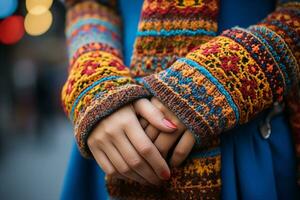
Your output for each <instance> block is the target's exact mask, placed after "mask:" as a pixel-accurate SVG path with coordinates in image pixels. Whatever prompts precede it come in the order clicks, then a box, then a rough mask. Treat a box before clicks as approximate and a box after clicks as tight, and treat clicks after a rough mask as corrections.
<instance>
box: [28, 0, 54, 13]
mask: <svg viewBox="0 0 300 200" xmlns="http://www.w3.org/2000/svg"><path fill="white" fill-rule="evenodd" d="M52 3H53V0H26V8H27V11H28V12H29V13H31V14H34V15H40V14H43V13H44V12H47V10H49V8H50V7H51V5H52Z"/></svg>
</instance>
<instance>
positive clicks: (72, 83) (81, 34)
mask: <svg viewBox="0 0 300 200" xmlns="http://www.w3.org/2000/svg"><path fill="white" fill-rule="evenodd" d="M67 5H68V11H67V20H66V38H67V46H68V51H69V75H68V79H67V81H66V82H65V84H64V86H63V89H62V104H63V108H64V110H65V112H66V114H67V115H68V117H69V118H70V120H71V121H72V122H73V123H74V127H75V137H76V140H77V142H78V146H79V149H80V151H81V153H82V154H83V155H84V156H89V154H90V152H89V150H88V147H87V144H86V140H87V137H88V134H89V132H90V131H91V130H92V128H93V127H94V125H95V124H96V123H97V122H98V121H99V120H101V119H102V118H103V117H105V116H107V115H109V114H110V113H112V112H113V111H115V110H116V109H118V108H119V107H121V106H123V105H125V104H127V103H129V102H131V101H133V100H135V99H138V98H141V97H146V96H148V95H149V93H148V92H147V90H146V89H144V87H142V86H140V85H137V84H136V83H135V81H134V80H133V79H132V78H131V77H130V73H129V69H128V68H127V67H125V66H124V64H123V61H122V55H121V54H122V53H121V50H122V49H121V35H120V34H121V33H120V24H121V21H120V18H119V16H118V15H117V14H116V12H115V11H114V10H112V9H111V7H110V8H109V7H107V6H104V5H102V4H100V3H97V2H96V1H83V0H77V1H73V0H71V1H67Z"/></svg>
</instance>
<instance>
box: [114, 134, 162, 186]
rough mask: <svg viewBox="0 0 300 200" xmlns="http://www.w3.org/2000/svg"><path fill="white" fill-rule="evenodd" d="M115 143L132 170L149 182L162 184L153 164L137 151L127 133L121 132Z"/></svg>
mask: <svg viewBox="0 0 300 200" xmlns="http://www.w3.org/2000/svg"><path fill="white" fill-rule="evenodd" d="M114 145H115V147H116V148H117V149H118V151H119V152H120V154H121V155H122V157H123V159H124V160H125V162H126V163H127V164H128V165H129V167H130V168H131V169H132V170H134V171H135V172H136V173H137V174H139V175H140V176H141V177H143V178H144V179H146V181H148V182H149V183H152V184H154V185H159V184H160V182H161V181H160V179H159V178H158V177H157V175H156V174H155V172H154V171H153V169H152V168H151V166H150V165H149V164H148V163H147V162H146V161H145V160H144V159H143V158H142V157H141V156H140V155H139V154H138V153H137V151H136V150H135V148H134V147H133V146H132V144H131V143H130V141H129V140H128V138H127V137H126V135H124V134H120V136H119V137H118V138H117V139H116V140H115V141H114Z"/></svg>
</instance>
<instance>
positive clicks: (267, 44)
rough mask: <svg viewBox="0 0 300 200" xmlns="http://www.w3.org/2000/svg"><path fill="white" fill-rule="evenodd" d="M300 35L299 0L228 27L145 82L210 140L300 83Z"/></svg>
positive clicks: (201, 138)
mask: <svg viewBox="0 0 300 200" xmlns="http://www.w3.org/2000/svg"><path fill="white" fill-rule="evenodd" d="M299 34H300V4H299V2H289V3H285V4H280V5H279V6H278V7H277V9H276V10H275V11H274V12H273V13H271V14H270V15H268V16H267V17H266V18H265V19H264V20H263V21H262V22H260V23H258V24H256V25H253V26H250V27H249V28H247V29H242V28H239V27H235V28H232V29H229V30H226V31H224V32H223V33H222V34H221V35H220V36H218V37H216V38H214V39H212V40H210V41H209V42H207V43H205V44H203V45H200V46H199V48H197V49H195V50H194V51H192V52H190V53H189V54H187V56H185V57H183V58H180V59H178V60H177V61H176V62H175V63H174V64H173V65H172V66H171V67H170V68H168V69H166V70H164V71H162V72H160V73H157V74H153V75H150V76H147V77H145V78H144V80H143V81H144V85H145V87H146V88H147V89H148V90H149V91H150V92H151V94H153V95H154V96H156V97H158V98H159V99H160V100H161V101H162V102H163V103H164V104H165V105H167V106H168V107H169V108H170V109H171V110H172V111H173V112H174V113H175V114H176V115H177V117H178V118H179V119H181V120H182V122H183V123H184V124H185V125H186V126H187V127H188V129H189V130H191V131H192V133H193V134H194V136H195V137H196V139H198V140H197V141H200V144H207V142H208V141H209V140H210V138H212V137H215V136H217V135H218V134H219V133H221V132H223V131H226V130H228V129H231V128H233V127H235V126H236V125H237V124H243V123H247V122H248V121H249V120H250V119H251V118H253V117H254V116H255V115H256V114H258V113H259V112H261V111H262V110H264V109H266V108H268V107H270V106H271V105H272V104H273V103H274V102H275V101H277V102H282V101H283V100H284V99H285V97H286V96H287V95H288V94H289V93H290V92H291V91H292V90H294V89H297V88H298V83H299V60H300V36H299Z"/></svg>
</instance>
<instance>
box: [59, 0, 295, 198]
mask: <svg viewBox="0 0 300 200" xmlns="http://www.w3.org/2000/svg"><path fill="white" fill-rule="evenodd" d="M67 2H68V3H69V4H68V5H69V10H68V16H67V29H66V36H67V44H68V47H69V58H70V68H69V77H68V80H67V82H66V84H65V86H64V88H63V91H62V100H63V107H64V109H65V111H66V113H67V114H68V116H69V117H70V119H71V120H72V121H73V123H74V124H75V135H76V139H77V141H78V144H79V148H80V150H81V153H82V154H83V155H85V156H89V155H90V154H89V150H88V148H87V145H86V140H87V137H88V134H89V132H90V131H91V129H92V128H93V126H94V125H95V124H96V123H97V122H99V120H101V119H102V118H103V117H105V116H107V115H109V114H110V113H112V112H114V111H115V110H116V109H117V108H119V107H121V106H123V105H125V104H127V103H129V102H131V101H134V100H135V99H138V98H142V97H148V96H149V92H150V93H152V95H154V96H157V97H158V98H159V99H160V100H161V101H162V102H163V103H164V104H165V105H167V106H168V107H169V108H170V109H171V110H172V111H173V112H174V113H175V114H176V115H177V117H178V118H179V119H181V120H182V122H183V123H184V124H185V125H186V126H187V127H188V129H189V130H191V131H192V132H193V134H194V136H195V138H196V139H197V141H199V143H198V144H197V145H196V146H195V147H194V149H193V152H192V154H191V155H190V156H189V158H188V159H187V161H186V162H185V163H184V164H183V165H182V166H181V167H178V168H173V169H172V177H171V179H170V180H169V181H167V182H166V183H165V184H164V185H163V186H162V187H160V188H156V187H150V186H143V185H140V184H138V183H136V182H133V181H124V180H115V179H112V178H110V177H107V180H106V181H107V188H108V192H109V194H110V196H111V197H112V198H113V199H219V198H220V191H221V173H220V172H221V154H220V149H219V145H220V141H219V137H218V136H219V133H221V132H223V131H225V130H228V129H231V128H233V127H234V126H236V125H237V124H242V123H247V122H248V121H249V120H250V119H251V118H253V117H254V116H255V115H256V114H258V113H259V112H261V111H262V110H264V109H266V108H268V107H269V106H271V105H272V104H273V103H274V102H275V101H278V102H282V101H285V99H286V97H287V95H289V96H291V97H293V98H290V100H289V103H288V104H289V107H290V108H291V109H290V110H291V113H292V117H291V124H292V127H293V130H294V133H295V139H296V140H295V141H296V148H297V155H298V158H300V141H299V138H300V131H299V130H300V121H299V110H300V106H299V105H300V102H299V96H298V94H299V93H298V92H299V91H298V90H299V85H298V84H299V78H300V73H299V70H300V69H299V60H300V38H299V35H300V34H299V32H300V6H299V3H286V4H281V7H280V8H278V9H277V10H276V11H275V12H274V13H272V14H271V15H269V16H268V17H267V18H266V19H265V20H263V21H262V22H261V23H259V24H257V25H255V26H251V27H249V28H248V29H242V28H238V27H236V28H232V29H230V30H227V31H225V32H223V33H222V35H221V36H218V37H215V38H213V36H215V35H216V31H217V15H218V11H219V2H218V0H201V1H199V0H174V1H170V0H145V1H144V5H143V10H142V15H141V21H140V24H139V28H138V32H137V39H136V42H135V46H134V53H133V57H132V62H131V65H130V66H131V68H130V70H129V69H128V68H126V67H125V66H124V64H123V61H122V54H121V50H122V47H121V46H122V45H121V43H120V41H121V34H120V18H119V17H118V15H117V14H116V12H115V10H112V9H111V8H113V7H115V5H116V3H115V2H116V1H105V2H108V4H112V6H111V5H109V6H108V7H109V8H108V7H104V6H102V5H104V4H101V5H100V4H98V3H96V2H95V1H93V0H69V1H67ZM101 2H102V1H101ZM281 2H285V0H281ZM74 3H76V4H75V5H74ZM212 38H213V39H212ZM207 41H209V42H207ZM204 42H207V43H205V44H203V43H204ZM195 47H197V49H194V48H195ZM192 49H194V50H193V51H192ZM178 58H179V59H178ZM175 60H176V62H174V61H175ZM173 62H174V63H173ZM169 66H171V67H169ZM160 71H161V72H160ZM155 72H160V73H157V74H153V73H155ZM150 74H152V75H150ZM131 75H132V77H135V78H140V77H143V76H146V75H150V76H147V77H145V78H143V79H139V80H140V81H141V82H143V84H144V86H145V88H147V89H148V91H149V92H148V91H147V90H146V89H144V87H142V86H140V85H137V84H136V83H135V81H134V79H133V78H132V77H131ZM291 94H297V95H291ZM296 97H297V98H296ZM199 153H200V154H201V155H200V156H199ZM194 154H196V155H197V156H192V155H194ZM299 171H300V165H299ZM299 180H300V179H299ZM299 184H300V183H299Z"/></svg>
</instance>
